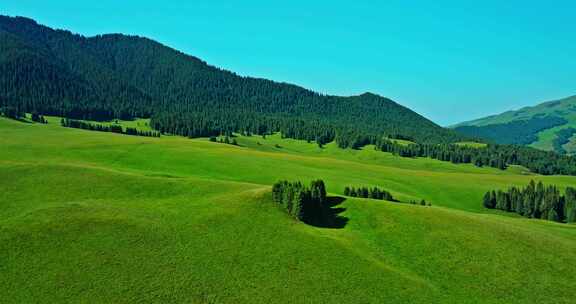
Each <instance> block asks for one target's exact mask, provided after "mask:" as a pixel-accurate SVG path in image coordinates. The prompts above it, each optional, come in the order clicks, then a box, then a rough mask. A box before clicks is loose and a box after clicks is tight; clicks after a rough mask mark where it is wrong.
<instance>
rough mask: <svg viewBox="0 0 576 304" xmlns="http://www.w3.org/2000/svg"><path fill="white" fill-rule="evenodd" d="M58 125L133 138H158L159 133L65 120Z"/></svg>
mask: <svg viewBox="0 0 576 304" xmlns="http://www.w3.org/2000/svg"><path fill="white" fill-rule="evenodd" d="M60 124H61V125H62V126H63V127H66V128H75V129H83V130H90V131H99V132H111V133H118V134H126V135H134V136H145V137H160V132H156V131H141V130H138V129H136V128H131V127H127V128H126V130H123V129H122V126H119V125H109V126H105V125H102V124H93V123H89V122H85V121H80V120H74V119H67V118H63V119H61V120H60Z"/></svg>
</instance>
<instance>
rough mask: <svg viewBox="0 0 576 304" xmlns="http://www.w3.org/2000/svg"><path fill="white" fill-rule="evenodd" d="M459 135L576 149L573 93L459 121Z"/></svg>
mask: <svg viewBox="0 0 576 304" xmlns="http://www.w3.org/2000/svg"><path fill="white" fill-rule="evenodd" d="M453 128H454V129H455V130H456V131H458V132H461V133H463V134H466V135H469V136H474V137H481V138H486V139H489V140H492V141H494V142H497V143H506V144H521V145H528V146H531V147H534V148H538V149H542V150H548V151H556V152H560V153H574V152H576V96H571V97H568V98H564V99H560V100H554V101H549V102H544V103H541V104H539V105H536V106H533V107H526V108H522V109H520V110H517V111H508V112H504V113H502V114H499V115H493V116H489V117H485V118H481V119H476V120H472V121H468V122H464V123H460V124H458V125H456V126H454V127H453Z"/></svg>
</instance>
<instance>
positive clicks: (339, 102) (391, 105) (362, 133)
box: [0, 16, 576, 175]
mask: <svg viewBox="0 0 576 304" xmlns="http://www.w3.org/2000/svg"><path fill="white" fill-rule="evenodd" d="M0 108H2V109H3V110H2V111H3V112H4V115H5V116H8V117H13V118H17V117H19V116H21V115H23V113H25V112H29V113H36V114H37V115H39V116H42V115H56V116H62V117H66V118H69V119H74V120H94V121H105V120H112V119H125V120H130V119H134V118H137V117H142V118H150V119H151V121H150V126H151V127H152V128H153V129H155V130H156V131H158V132H160V133H169V134H176V135H182V136H187V137H217V136H221V135H224V136H229V137H231V136H232V133H234V132H237V133H241V134H246V135H251V134H257V135H266V134H271V133H274V132H281V134H282V136H284V137H287V138H295V139H303V140H307V141H315V142H317V143H318V145H319V146H323V145H324V144H326V143H329V142H332V141H335V142H336V143H337V145H338V147H340V148H353V149H358V148H361V147H363V146H365V145H367V144H375V145H376V146H377V149H378V150H381V151H385V152H392V153H394V154H397V155H399V156H404V157H431V158H434V159H438V160H442V161H450V162H453V163H473V164H475V165H477V166H490V167H495V168H500V169H506V167H507V166H508V165H522V166H525V167H526V168H528V169H530V170H531V171H533V172H536V173H540V174H545V175H550V174H566V175H575V174H576V160H575V159H574V158H573V157H570V156H561V155H558V154H555V153H552V152H542V151H539V150H535V149H532V148H527V147H516V146H508V145H488V147H486V148H470V147H461V146H457V145H452V144H451V143H454V142H457V141H461V140H465V139H467V137H466V136H465V135H460V134H459V133H457V132H455V131H453V130H448V129H445V128H442V127H440V126H438V125H436V124H434V123H433V122H431V121H429V120H427V119H426V118H424V117H422V116H420V115H418V114H417V113H414V112H413V111H411V110H409V109H407V108H405V107H403V106H401V105H399V104H397V103H395V102H393V101H391V100H389V99H387V98H384V97H381V96H378V95H375V94H370V93H365V94H362V95H359V96H351V97H340V96H329V95H323V94H319V93H316V92H313V91H310V90H306V89H304V88H301V87H298V86H295V85H291V84H286V83H278V82H274V81H269V80H265V79H257V78H251V77H243V76H238V75H236V74H234V73H232V72H229V71H225V70H222V69H218V68H216V67H213V66H210V65H208V64H206V63H205V62H203V61H201V60H200V59H198V58H196V57H192V56H188V55H186V54H183V53H181V52H178V51H176V50H173V49H170V48H168V47H166V46H164V45H162V44H160V43H157V42H155V41H152V40H149V39H146V38H142V37H136V36H125V35H120V34H114V35H99V36H95V37H90V38H86V37H83V36H80V35H75V34H72V33H70V32H68V31H63V30H53V29H50V28H48V27H45V26H42V25H39V24H37V23H36V22H34V21H33V20H30V19H27V18H22V17H15V18H12V17H5V16H0ZM359 117H361V118H362V119H358V118H359ZM88 129H90V128H88ZM96 129H97V127H96ZM132 131H133V130H131V131H130V132H131V133H136V134H134V135H138V134H137V133H138V132H132ZM153 135H154V136H155V134H153ZM386 138H393V139H394V138H396V139H406V140H410V141H413V142H415V143H417V144H416V145H398V144H395V143H394V142H392V141H389V140H387V139H386Z"/></svg>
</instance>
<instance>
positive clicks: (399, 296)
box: [0, 118, 576, 303]
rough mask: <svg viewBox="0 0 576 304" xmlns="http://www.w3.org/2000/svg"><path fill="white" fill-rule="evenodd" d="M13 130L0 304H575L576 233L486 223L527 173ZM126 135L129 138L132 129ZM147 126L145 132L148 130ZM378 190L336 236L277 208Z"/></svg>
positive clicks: (3, 143) (267, 144) (1, 228)
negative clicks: (488, 199)
mask: <svg viewBox="0 0 576 304" xmlns="http://www.w3.org/2000/svg"><path fill="white" fill-rule="evenodd" d="M49 120H50V123H49V124H48V125H40V124H31V123H22V122H16V121H11V120H7V119H3V118H0V291H1V295H2V296H1V297H0V302H6V303H30V302H44V303H45V302H68V303H78V302H89V303H94V302H98V303H573V302H574V299H576V288H574V282H576V271H574V268H575V262H576V226H574V225H565V224H557V223H552V222H546V221H539V220H528V219H524V218H519V217H516V216H514V215H510V214H504V213H499V212H498V211H486V210H484V209H483V208H482V207H481V197H482V195H483V194H484V192H485V191H487V190H489V189H493V188H505V187H508V186H510V185H519V186H520V185H525V184H526V183H527V182H528V181H529V180H530V179H535V180H542V181H544V182H545V183H553V184H557V185H559V186H561V187H564V186H567V185H575V184H576V178H575V177H566V176H549V177H543V176H538V175H532V174H529V173H527V172H526V170H525V169H523V168H520V167H513V168H511V169H510V170H507V171H499V170H496V169H493V168H476V167H474V166H471V165H454V164H450V163H445V162H439V161H435V160H431V159H407V158H399V157H395V156H392V155H390V154H388V153H382V152H377V151H374V149H373V147H366V148H365V149H363V150H359V151H352V150H341V149H338V148H336V147H335V145H334V144H328V145H326V146H325V147H323V148H319V147H318V146H317V145H316V144H314V143H306V142H303V141H297V140H289V139H282V138H281V137H280V136H279V135H273V136H267V137H266V138H262V137H260V136H253V137H238V138H237V140H238V143H239V146H233V145H226V144H220V143H212V142H209V141H208V140H207V139H195V140H191V139H186V138H182V137H175V136H163V137H161V138H146V137H135V136H126V135H119V134H111V133H100V132H90V131H84V130H77V129H68V128H62V127H60V126H59V124H58V118H50V119H49ZM120 123H122V124H126V122H120ZM130 123H132V124H134V123H136V127H146V121H138V122H130ZM316 178H322V179H323V180H324V181H325V182H326V183H327V187H328V191H329V192H330V195H332V196H340V197H342V198H345V197H343V196H342V192H343V188H344V186H346V185H374V186H380V187H381V188H383V189H386V190H389V191H390V192H392V194H393V195H394V196H395V197H397V198H399V199H400V200H405V201H407V200H411V199H418V200H419V199H426V201H429V202H432V204H433V206H432V207H421V206H414V205H408V204H394V203H388V202H381V201H374V200H365V199H353V198H345V200H344V201H343V202H342V203H341V204H340V205H339V206H336V208H340V210H339V211H340V212H341V213H340V214H339V215H340V216H342V217H345V218H346V219H347V224H346V225H345V226H344V227H343V228H341V229H334V228H320V227H313V226H308V225H305V224H303V223H299V222H296V221H294V220H292V219H291V218H289V217H288V216H287V215H285V214H284V213H283V212H282V210H280V209H279V208H276V207H275V206H274V205H273V203H272V202H271V199H270V194H269V192H270V186H271V184H272V183H273V182H275V181H276V180H278V179H299V180H303V181H309V180H312V179H316Z"/></svg>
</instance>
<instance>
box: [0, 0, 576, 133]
mask: <svg viewBox="0 0 576 304" xmlns="http://www.w3.org/2000/svg"><path fill="white" fill-rule="evenodd" d="M277 2H279V1H250V0H245V1H218V0H212V1H172V0H165V1H142V0H141V1H119V0H98V1H79V0H62V1H43V0H37V1H31V0H3V1H2V2H0V13H1V14H6V15H12V16H13V15H21V16H27V17H30V18H33V19H36V20H37V21H38V22H40V23H42V24H46V25H48V26H51V27H57V28H65V29H69V30H71V31H73V32H77V33H81V34H84V35H94V34H99V33H112V32H119V33H126V34H136V35H142V36H147V37H150V38H152V39H155V40H158V41H160V42H162V43H164V44H167V45H169V46H171V47H174V48H176V49H179V50H181V51H183V52H185V53H188V54H191V55H194V56H197V57H200V58H202V59H204V60H206V61H207V62H209V63H210V64H213V65H216V66H219V67H222V68H225V69H229V70H233V71H235V72H237V73H239V74H242V75H250V76H256V77H265V78H269V79H273V80H277V81H286V82H291V83H295V84H298V85H302V86H304V87H307V88H310V89H313V90H316V91H319V92H323V93H329V94H337V95H351V94H359V93H362V92H365V91H370V92H374V93H378V94H381V95H384V96H387V97H390V98H392V99H394V100H396V101H397V102H399V103H401V104H403V105H405V106H408V107H410V108H412V109H414V110H415V111H417V112H418V113H420V114H423V115H424V116H426V117H428V118H430V119H432V120H434V121H436V122H437V123H439V124H442V125H448V124H452V123H456V122H460V121H463V120H469V119H473V118H477V117H480V116H484V115H488V114H494V113H498V112H501V111H505V110H509V109H514V108H518V107H521V106H525V105H531V104H535V103H537V102H540V101H545V100H550V99H555V98H561V97H566V96H569V95H574V94H576V17H575V16H576V15H575V14H576V1H573V0H571V1H554V0H552V1H516V0H514V1H501V0H500V1H493V0H487V1H441V0H439V1H429V0H426V1H424V0H421V1H415V0H412V1H410V0H404V1H335V0H332V1H312V0H307V1H301V0H292V1H282V2H283V3H281V4H279V3H277Z"/></svg>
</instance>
